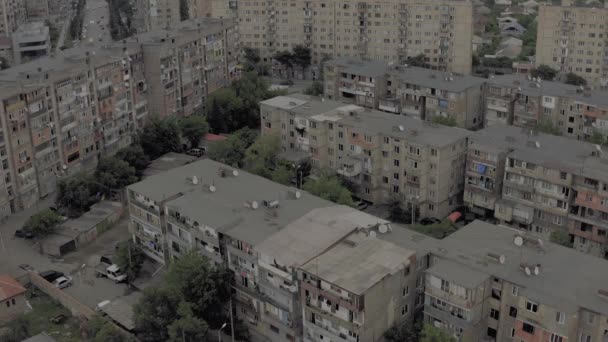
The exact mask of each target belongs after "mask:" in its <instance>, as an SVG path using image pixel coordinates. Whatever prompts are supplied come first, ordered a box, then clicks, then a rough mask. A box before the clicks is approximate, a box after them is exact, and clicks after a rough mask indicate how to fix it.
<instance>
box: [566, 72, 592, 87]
mask: <svg viewBox="0 0 608 342" xmlns="http://www.w3.org/2000/svg"><path fill="white" fill-rule="evenodd" d="M564 83H566V84H571V85H575V86H585V85H587V80H586V79H585V78H584V77H582V76H579V75H577V74H575V73H573V72H569V73H567V74H566V80H565V81H564Z"/></svg>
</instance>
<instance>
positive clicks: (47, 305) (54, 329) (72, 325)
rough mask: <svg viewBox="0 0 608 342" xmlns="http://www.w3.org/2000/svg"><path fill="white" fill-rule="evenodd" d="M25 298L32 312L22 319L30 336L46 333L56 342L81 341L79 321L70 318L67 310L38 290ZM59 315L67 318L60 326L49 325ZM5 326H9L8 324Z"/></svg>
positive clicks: (33, 290) (28, 293) (29, 292)
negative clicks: (24, 320) (25, 322)
mask: <svg viewBox="0 0 608 342" xmlns="http://www.w3.org/2000/svg"><path fill="white" fill-rule="evenodd" d="M27 297H28V301H29V303H30V305H31V306H32V308H33V310H31V311H29V312H28V313H26V314H24V315H23V318H25V319H26V320H27V322H28V328H29V329H28V332H29V335H30V336H34V335H37V334H39V333H41V332H46V333H47V334H48V335H49V336H52V337H53V338H55V339H56V340H57V341H58V342H78V341H81V340H82V338H80V336H79V335H80V333H79V326H80V324H79V321H78V319H76V318H74V317H72V316H71V314H70V311H69V310H67V309H66V308H64V307H63V306H61V304H59V303H58V302H56V301H54V300H53V299H52V298H50V297H49V296H47V295H46V294H44V293H43V292H41V291H39V290H38V289H30V290H28V292H27ZM59 314H64V315H66V316H67V317H68V318H67V319H66V320H65V321H64V322H63V323H61V324H54V323H51V322H50V319H51V318H53V317H55V316H57V315H59ZM7 326H10V323H9V324H8V325H7Z"/></svg>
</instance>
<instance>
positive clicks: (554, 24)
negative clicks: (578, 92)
mask: <svg viewBox="0 0 608 342" xmlns="http://www.w3.org/2000/svg"><path fill="white" fill-rule="evenodd" d="M607 14H608V10H607V9H606V7H600V8H598V7H596V6H594V5H579V3H578V2H576V4H575V2H574V1H571V0H562V1H561V5H552V4H549V3H542V4H540V5H539V7H538V33H537V40H536V61H535V63H536V65H537V66H538V65H541V64H544V65H548V66H550V67H552V68H555V69H557V70H559V71H560V72H562V73H564V74H566V73H568V72H573V73H575V74H577V75H580V76H582V77H584V78H585V79H586V80H587V81H588V83H589V85H591V86H593V87H605V86H606V85H607V84H608V68H607V67H606V64H607V63H606V54H605V52H604V41H605V35H606V34H607V32H606V29H607V28H608V26H607V25H608V23H607V21H606V15H607Z"/></svg>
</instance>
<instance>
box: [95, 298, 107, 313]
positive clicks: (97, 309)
mask: <svg viewBox="0 0 608 342" xmlns="http://www.w3.org/2000/svg"><path fill="white" fill-rule="evenodd" d="M108 304H110V301H109V300H104V301H101V302H99V303H97V306H96V307H95V311H97V312H101V311H102V310H103V307H104V306H106V305H108Z"/></svg>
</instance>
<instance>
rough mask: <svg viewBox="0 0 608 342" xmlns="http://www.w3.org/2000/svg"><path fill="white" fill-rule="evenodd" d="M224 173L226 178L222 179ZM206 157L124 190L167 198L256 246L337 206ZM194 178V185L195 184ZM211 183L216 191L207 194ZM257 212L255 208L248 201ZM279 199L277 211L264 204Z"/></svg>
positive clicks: (182, 210) (191, 214)
mask: <svg viewBox="0 0 608 342" xmlns="http://www.w3.org/2000/svg"><path fill="white" fill-rule="evenodd" d="M221 170H226V177H222V176H221V175H220V172H221ZM233 171H235V170H234V169H233V168H230V167H228V166H226V165H224V164H221V163H218V162H215V161H213V160H210V159H203V160H199V161H196V162H194V163H190V164H187V165H184V166H182V167H179V168H176V169H173V170H169V171H167V172H164V173H160V174H157V175H153V176H150V177H148V178H146V179H144V180H143V181H141V182H138V183H135V184H132V185H130V186H129V187H128V189H129V190H133V191H135V192H137V193H139V194H141V195H143V196H146V197H148V198H149V199H151V200H154V201H156V202H160V201H162V200H167V202H166V206H167V207H169V208H173V209H175V210H177V211H179V212H180V213H181V215H182V216H186V217H188V218H190V219H192V220H193V221H196V222H199V223H201V224H206V225H209V226H211V227H213V228H215V229H217V230H218V231H220V232H222V233H225V234H228V235H230V236H231V237H233V238H236V239H239V240H242V241H245V242H247V243H249V244H252V245H254V246H255V245H257V244H258V243H260V242H262V241H263V240H265V239H266V238H268V237H269V236H270V235H272V234H274V233H276V232H278V231H279V230H281V229H283V228H285V227H286V226H287V225H288V224H289V223H291V222H292V221H294V220H296V219H298V218H300V217H302V216H304V215H305V214H307V213H309V212H310V211H311V210H313V209H315V208H324V207H334V206H336V204H335V203H333V202H330V201H326V200H324V199H321V198H319V197H316V196H313V195H311V194H309V193H307V192H305V191H302V190H298V192H299V198H296V197H297V196H296V189H294V188H291V187H288V186H284V185H281V184H278V183H275V182H272V181H270V180H268V179H265V178H263V177H259V176H256V175H253V174H250V173H248V172H245V171H241V170H238V171H237V172H236V174H237V176H234V173H233ZM194 176H196V177H197V179H198V182H197V183H198V184H193V182H192V178H193V177H194ZM210 185H213V187H214V188H215V191H214V192H211V191H210V190H209V187H210ZM254 201H255V202H256V204H257V206H258V208H257V209H253V208H252V205H251V203H252V202H254ZM264 201H269V202H272V201H278V202H279V204H278V207H277V208H276V209H269V208H266V207H265V206H264V205H263V202H264Z"/></svg>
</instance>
